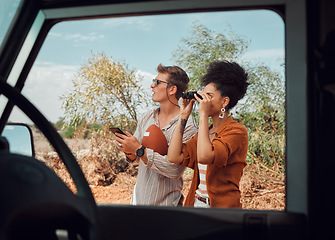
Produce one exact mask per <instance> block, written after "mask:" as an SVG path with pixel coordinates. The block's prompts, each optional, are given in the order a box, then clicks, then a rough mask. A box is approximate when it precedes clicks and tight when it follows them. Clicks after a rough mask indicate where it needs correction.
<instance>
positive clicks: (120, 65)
mask: <svg viewBox="0 0 335 240" xmlns="http://www.w3.org/2000/svg"><path fill="white" fill-rule="evenodd" d="M141 80H142V77H141V76H135V70H134V69H130V68H129V67H128V65H127V64H126V63H124V62H120V61H116V60H113V59H109V58H108V57H107V56H106V55H105V54H104V53H101V54H92V56H91V57H90V59H89V60H88V63H87V64H85V65H83V66H82V67H81V68H80V70H79V72H78V74H77V75H76V76H75V79H74V80H73V86H74V89H73V91H71V92H68V93H67V94H65V95H63V96H62V97H61V99H62V100H63V105H62V107H63V109H64V112H65V119H64V121H65V122H66V123H67V124H68V125H74V126H77V125H78V124H79V123H80V122H81V121H82V120H85V121H88V122H99V123H101V124H105V123H108V122H109V123H111V124H113V125H114V124H117V123H119V121H120V119H123V120H122V121H124V122H126V123H127V124H128V125H126V126H125V127H127V128H128V127H129V128H132V126H133V125H134V124H136V123H137V114H136V110H137V109H138V108H139V107H140V106H142V107H143V106H147V105H148V100H147V99H149V98H148V97H147V95H146V93H145V91H144V90H143V89H142V87H141V84H140V81H141ZM124 119H127V120H124Z"/></svg>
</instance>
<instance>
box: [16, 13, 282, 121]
mask: <svg viewBox="0 0 335 240" xmlns="http://www.w3.org/2000/svg"><path fill="white" fill-rule="evenodd" d="M195 21H196V22H198V23H200V24H203V25H205V26H206V27H207V28H208V29H210V30H212V31H214V32H217V33H223V34H228V33H229V31H230V30H232V31H233V32H234V33H236V34H238V35H240V36H242V37H244V38H245V39H247V40H248V41H250V43H249V48H248V51H247V52H246V54H245V55H244V58H245V59H246V60H248V61H253V62H260V63H263V64H264V65H266V66H269V67H270V68H271V69H273V70H274V71H279V72H283V71H284V70H283V68H282V67H281V64H283V62H284V54H285V50H284V48H285V47H284V37H285V35H284V31H285V30H284V23H283V20H282V19H281V18H280V16H279V15H277V14H276V13H274V12H271V11H268V10H257V11H256V10H255V11H235V12H216V13H192V14H174V15H159V16H141V17H125V18H110V19H98V20H85V21H71V22H63V23H58V24H56V25H55V26H54V27H53V28H52V29H51V30H50V32H49V34H48V36H47V38H46V40H45V42H44V44H43V46H42V48H41V50H40V53H39V54H38V56H37V59H36V61H35V63H34V65H33V67H32V70H31V72H30V74H29V76H28V80H27V82H26V86H25V88H24V90H23V94H24V95H25V96H27V97H28V99H30V100H31V101H32V102H33V103H34V104H35V105H36V106H37V107H38V109H39V110H40V111H41V112H42V113H43V114H44V115H45V116H46V117H47V118H48V119H49V120H50V121H52V122H57V121H58V120H59V118H60V117H62V116H63V110H62V108H61V104H62V102H61V100H60V96H61V95H63V94H65V93H66V92H68V91H71V90H72V89H73V87H72V80H73V79H74V75H75V74H76V73H77V72H78V71H79V68H80V66H82V65H83V64H85V63H86V62H87V59H88V58H89V57H90V56H91V54H92V53H94V54H95V53H105V54H106V55H107V56H109V57H112V58H114V59H116V60H121V61H125V62H126V63H127V64H128V65H129V67H131V68H134V69H136V70H137V71H138V73H139V74H141V75H143V76H144V81H143V86H144V87H145V89H147V90H148V91H150V86H149V85H150V83H151V80H152V79H153V78H154V77H155V75H156V74H157V72H156V67H157V65H158V64H160V63H161V64H163V65H175V64H176V63H174V62H173V61H172V60H171V59H172V53H173V52H174V51H175V50H176V49H177V48H178V45H179V44H180V40H181V38H187V37H190V36H191V35H190V34H191V27H192V25H193V24H194V22H195ZM13 117H14V118H15V119H19V120H20V121H24V122H28V123H29V121H28V120H26V119H25V118H23V117H21V116H20V115H19V114H17V113H15V114H14V116H13Z"/></svg>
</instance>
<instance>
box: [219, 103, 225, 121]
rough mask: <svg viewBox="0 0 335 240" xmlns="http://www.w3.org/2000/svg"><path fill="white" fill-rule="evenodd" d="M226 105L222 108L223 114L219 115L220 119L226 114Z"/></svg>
mask: <svg viewBox="0 0 335 240" xmlns="http://www.w3.org/2000/svg"><path fill="white" fill-rule="evenodd" d="M225 107H226V106H225V105H223V106H222V108H221V113H220V115H219V118H224V114H225V113H226V109H225Z"/></svg>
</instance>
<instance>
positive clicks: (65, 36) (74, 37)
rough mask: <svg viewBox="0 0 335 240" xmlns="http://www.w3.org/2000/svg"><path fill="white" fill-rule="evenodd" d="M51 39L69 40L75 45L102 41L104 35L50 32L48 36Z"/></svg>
mask: <svg viewBox="0 0 335 240" xmlns="http://www.w3.org/2000/svg"><path fill="white" fill-rule="evenodd" d="M49 35H50V36H51V37H53V38H60V39H62V40H71V41H73V42H75V43H79V42H82V41H89V42H94V41H96V40H99V39H104V38H105V35H104V34H100V33H95V32H92V33H88V34H82V33H72V34H69V33H61V32H51V33H50V34H49Z"/></svg>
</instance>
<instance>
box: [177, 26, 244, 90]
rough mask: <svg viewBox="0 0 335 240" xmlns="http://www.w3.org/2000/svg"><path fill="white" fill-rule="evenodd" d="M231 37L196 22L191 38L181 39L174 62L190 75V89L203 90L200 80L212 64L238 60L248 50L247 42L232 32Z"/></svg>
mask: <svg viewBox="0 0 335 240" xmlns="http://www.w3.org/2000/svg"><path fill="white" fill-rule="evenodd" d="M229 37H230V38H228V37H227V36H226V35H224V34H222V33H216V32H214V31H212V30H210V29H208V28H207V27H206V26H204V25H202V24H199V23H198V22H195V23H194V24H193V27H192V31H191V33H190V36H189V37H186V38H182V39H181V44H180V45H179V46H178V49H176V51H174V53H173V60H174V61H175V62H177V63H178V65H179V66H181V67H182V68H183V69H184V70H185V71H186V72H187V74H188V75H189V78H190V84H189V89H193V90H201V85H200V80H201V78H202V76H203V75H204V73H205V71H206V67H207V65H208V64H209V63H210V62H213V61H218V60H236V59H238V58H239V57H240V56H241V55H242V54H243V53H244V52H245V51H246V50H247V48H248V42H247V40H245V39H244V38H242V37H240V36H238V35H237V34H235V33H234V32H232V31H230V32H229Z"/></svg>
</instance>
